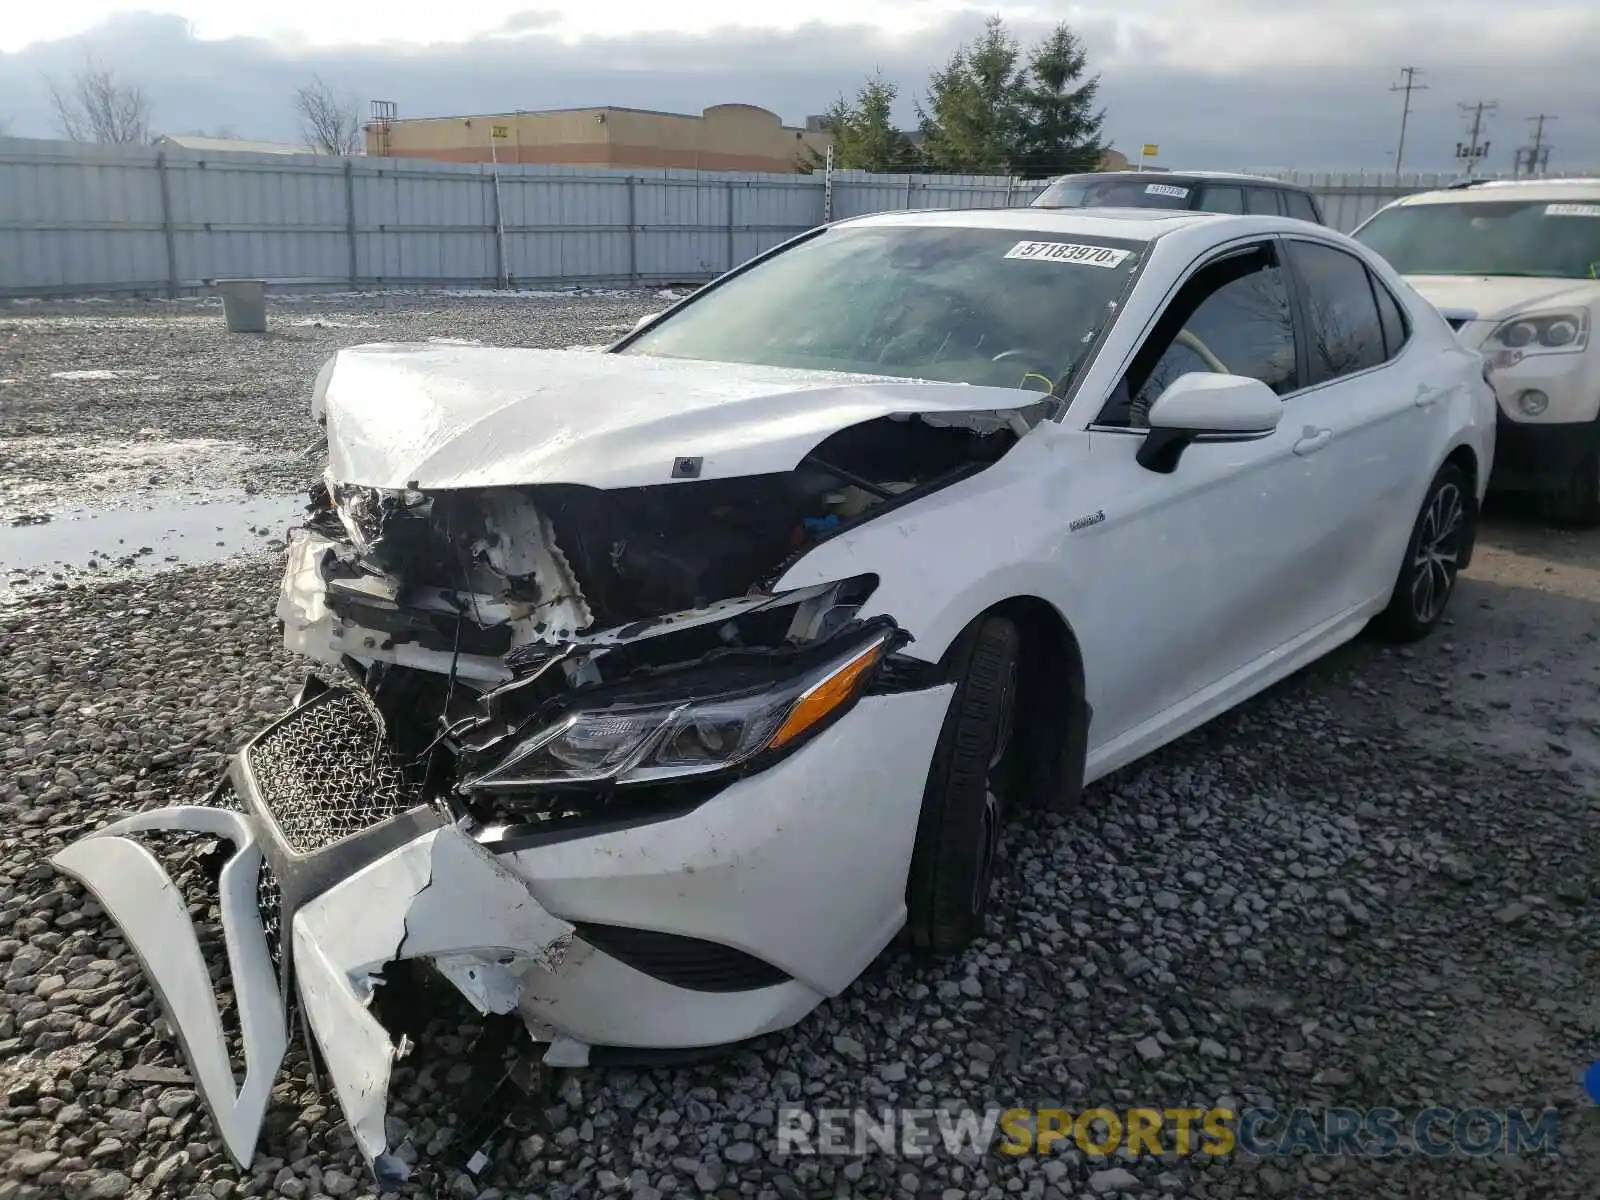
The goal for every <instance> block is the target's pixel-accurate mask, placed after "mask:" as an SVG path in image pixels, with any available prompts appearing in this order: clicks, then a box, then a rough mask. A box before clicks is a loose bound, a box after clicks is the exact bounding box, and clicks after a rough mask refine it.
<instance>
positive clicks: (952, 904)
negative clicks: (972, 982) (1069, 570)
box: [906, 617, 1022, 955]
mask: <svg viewBox="0 0 1600 1200" xmlns="http://www.w3.org/2000/svg"><path fill="white" fill-rule="evenodd" d="M1021 649H1022V636H1021V634H1020V632H1019V631H1018V629H1017V627H1016V625H1014V624H1013V623H1012V622H1011V621H1009V620H1007V619H1006V618H1004V617H986V618H984V619H983V620H982V621H980V622H978V623H977V624H976V625H975V626H974V627H973V628H971V629H969V630H968V631H967V632H966V633H964V634H963V635H962V636H961V638H960V639H959V640H958V641H957V643H956V644H955V646H954V647H952V649H951V651H950V654H949V656H948V661H947V678H948V679H950V680H953V681H954V682H955V685H956V687H955V692H954V694H953V695H952V696H951V698H950V708H949V711H948V712H947V713H946V714H945V719H944V727H943V728H942V729H941V731H940V733H939V741H938V744H937V745H936V746H935V747H934V752H933V762H932V764H931V765H930V767H929V770H928V783H927V787H926V789H925V790H924V792H923V796H922V816H921V819H920V820H919V821H918V823H917V841H916V848H915V849H914V851H913V852H912V857H911V872H910V876H909V878H908V879H907V883H906V910H907V921H906V925H907V932H908V934H909V936H910V939H911V943H912V945H913V946H915V947H916V948H918V949H920V950H925V951H928V952H930V953H933V954H940V955H943V954H955V953H958V952H959V951H961V950H962V949H964V948H965V947H966V945H967V944H968V943H969V942H970V941H972V939H973V938H974V937H977V936H979V935H980V934H982V932H983V924H984V916H985V914H986V913H987V911H988V906H989V885H990V883H991V881H992V879H993V873H994V860H995V849H996V846H997V844H998V842H999V837H1000V829H1001V826H1002V823H1003V821H1004V819H1005V807H1006V800H1007V798H1008V797H1007V795H1006V793H1007V792H1008V791H1009V790H1010V788H1009V786H1008V778H1009V776H1010V775H1011V773H1012V771H1011V768H1012V765H1013V759H1014V758H1015V755H1014V754H1013V753H1012V751H1013V749H1014V747H1015V744H1016V738H1015V737H1014V736H1013V732H1014V723H1013V718H1014V716H1015V713H1016V708H1017V703H1016V698H1017V680H1018V676H1019V674H1020V672H1019V669H1018V664H1019V659H1020V654H1021Z"/></svg>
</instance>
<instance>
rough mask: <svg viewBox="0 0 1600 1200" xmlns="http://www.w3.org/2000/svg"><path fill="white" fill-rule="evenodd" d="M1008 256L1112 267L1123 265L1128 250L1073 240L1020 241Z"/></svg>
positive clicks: (1007, 252) (1009, 251)
mask: <svg viewBox="0 0 1600 1200" xmlns="http://www.w3.org/2000/svg"><path fill="white" fill-rule="evenodd" d="M1006 257H1007V258H1025V259H1039V260H1042V261H1044V262H1059V263H1078V264H1080V265H1083V266H1089V267H1106V268H1110V267H1118V266H1121V265H1122V260H1123V259H1125V258H1127V257H1128V251H1126V250H1113V249H1112V248H1111V247H1110V246H1079V245H1075V244H1074V243H1072V242H1018V243H1017V244H1016V245H1015V246H1013V247H1011V249H1009V250H1007V251H1006Z"/></svg>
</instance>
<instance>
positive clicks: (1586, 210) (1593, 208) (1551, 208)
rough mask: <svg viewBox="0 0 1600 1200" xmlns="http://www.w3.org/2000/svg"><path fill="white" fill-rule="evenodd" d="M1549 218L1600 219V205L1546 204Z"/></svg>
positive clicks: (1546, 213)
mask: <svg viewBox="0 0 1600 1200" xmlns="http://www.w3.org/2000/svg"><path fill="white" fill-rule="evenodd" d="M1544 215H1545V216H1547V217H1600V204H1546V205H1545V206H1544Z"/></svg>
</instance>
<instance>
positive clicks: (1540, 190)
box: [1394, 179, 1600, 206]
mask: <svg viewBox="0 0 1600 1200" xmlns="http://www.w3.org/2000/svg"><path fill="white" fill-rule="evenodd" d="M1496 200H1535V201H1537V200H1595V201H1600V179H1483V180H1473V181H1472V182H1471V183H1467V184H1457V185H1455V186H1454V187H1447V188H1439V189H1438V190H1436V191H1431V192H1417V193H1416V194H1414V195H1411V196H1402V197H1401V198H1400V199H1398V200H1396V201H1395V202H1394V203H1395V205H1408V206H1409V205H1414V204H1479V203H1491V202H1493V201H1496Z"/></svg>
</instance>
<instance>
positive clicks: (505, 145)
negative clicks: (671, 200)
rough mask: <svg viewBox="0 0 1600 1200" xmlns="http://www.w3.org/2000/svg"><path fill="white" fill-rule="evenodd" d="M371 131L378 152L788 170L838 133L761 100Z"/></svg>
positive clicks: (436, 121)
mask: <svg viewBox="0 0 1600 1200" xmlns="http://www.w3.org/2000/svg"><path fill="white" fill-rule="evenodd" d="M366 135H367V153H368V154H370V155H377V156H392V157H397V158H431V159H438V160H442V161H445V162H488V161H490V159H491V157H493V158H496V159H498V160H499V161H500V162H503V163H564V164H572V165H585V164H588V165H594V166H606V167H678V168H683V169H686V170H698V171H767V172H780V173H781V172H791V171H795V170H798V169H799V165H800V163H801V162H808V163H809V162H813V161H815V159H813V157H812V156H813V155H816V156H817V158H820V157H821V156H822V155H823V154H825V153H826V151H827V147H828V142H829V141H830V140H831V138H830V136H829V135H828V134H827V133H824V132H822V131H820V130H814V129H802V128H796V127H795V126H792V125H785V124H784V123H783V122H782V120H780V119H779V117H778V115H777V114H776V113H772V112H768V111H767V110H766V109H764V108H757V107H756V106H755V105H753V104H718V105H714V106H713V107H711V108H708V109H706V110H705V111H704V112H703V113H701V114H700V115H699V116H697V117H696V116H689V115H686V114H682V113H665V112H650V111H648V110H645V109H637V108H568V109H557V110H553V111H541V112H511V113H486V114H482V115H474V116H462V117H412V118H406V119H399V118H395V119H392V120H378V121H373V122H371V123H369V124H368V125H367V127H366Z"/></svg>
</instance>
